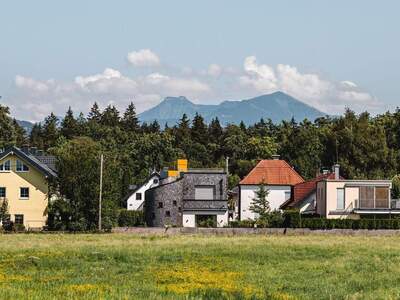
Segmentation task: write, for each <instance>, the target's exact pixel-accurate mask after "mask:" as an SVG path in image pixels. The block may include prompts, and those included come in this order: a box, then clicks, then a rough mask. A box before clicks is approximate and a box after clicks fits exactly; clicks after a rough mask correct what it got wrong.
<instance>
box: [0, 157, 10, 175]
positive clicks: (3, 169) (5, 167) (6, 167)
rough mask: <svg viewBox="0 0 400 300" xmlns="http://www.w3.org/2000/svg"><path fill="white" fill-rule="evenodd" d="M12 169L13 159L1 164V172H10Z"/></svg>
mask: <svg viewBox="0 0 400 300" xmlns="http://www.w3.org/2000/svg"><path fill="white" fill-rule="evenodd" d="M10 170H11V161H10V160H7V161H5V162H3V163H2V164H0V172H8V171H10Z"/></svg>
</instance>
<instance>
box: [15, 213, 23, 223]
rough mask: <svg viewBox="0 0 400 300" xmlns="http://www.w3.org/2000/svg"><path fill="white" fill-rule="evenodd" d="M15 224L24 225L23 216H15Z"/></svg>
mask: <svg viewBox="0 0 400 300" xmlns="http://www.w3.org/2000/svg"><path fill="white" fill-rule="evenodd" d="M14 223H15V224H24V215H15V221H14Z"/></svg>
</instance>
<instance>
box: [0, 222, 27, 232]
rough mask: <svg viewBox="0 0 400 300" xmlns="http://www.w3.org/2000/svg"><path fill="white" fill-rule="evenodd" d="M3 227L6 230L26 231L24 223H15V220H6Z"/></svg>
mask: <svg viewBox="0 0 400 300" xmlns="http://www.w3.org/2000/svg"><path fill="white" fill-rule="evenodd" d="M2 227H3V230H4V231H5V232H24V231H25V226H24V224H15V223H14V222H13V221H4V222H3V226H2Z"/></svg>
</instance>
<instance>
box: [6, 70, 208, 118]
mask: <svg viewBox="0 0 400 300" xmlns="http://www.w3.org/2000/svg"><path fill="white" fill-rule="evenodd" d="M15 86H16V87H17V92H16V94H15V95H14V97H13V99H14V101H12V102H11V103H7V104H8V105H9V106H10V108H11V110H12V112H13V113H14V112H18V117H19V118H23V119H24V120H30V121H40V120H43V119H44V118H45V117H46V116H47V115H49V114H50V112H54V113H56V114H57V115H64V113H65V111H66V109H67V108H68V106H71V107H72V108H73V110H74V111H76V112H80V111H83V112H84V113H87V111H88V110H89V109H90V106H91V105H92V104H93V102H94V101H97V102H98V103H99V105H100V106H102V107H104V106H106V105H108V104H115V105H116V106H117V107H118V108H119V109H120V110H121V111H122V110H124V109H125V108H126V107H127V105H128V103H129V102H130V101H133V102H134V103H135V106H136V108H137V110H138V112H139V113H140V112H142V111H144V110H146V109H149V108H150V107H152V106H154V105H156V104H157V103H158V102H160V101H161V99H162V98H163V97H166V96H170V95H172V96H177V95H185V96H188V97H190V98H192V99H198V98H199V97H201V96H202V95H205V94H207V93H209V92H210V90H211V89H210V87H209V86H208V85H207V84H205V83H203V82H201V81H200V80H198V79H188V78H180V77H173V76H168V75H164V74H160V73H151V74H149V75H147V76H137V77H134V78H131V77H128V76H124V75H123V74H122V73H121V72H120V71H118V70H115V69H111V68H106V69H105V70H104V71H103V72H102V73H98V74H94V75H89V76H77V77H76V78H75V80H74V81H71V82H61V81H55V80H48V81H38V80H35V79H33V78H29V77H23V76H20V75H18V76H16V78H15ZM26 99H29V104H26V103H27V101H26Z"/></svg>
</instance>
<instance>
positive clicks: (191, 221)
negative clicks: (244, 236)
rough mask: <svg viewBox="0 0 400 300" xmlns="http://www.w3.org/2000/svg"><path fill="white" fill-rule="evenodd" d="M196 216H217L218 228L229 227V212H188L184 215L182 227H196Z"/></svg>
mask: <svg viewBox="0 0 400 300" xmlns="http://www.w3.org/2000/svg"><path fill="white" fill-rule="evenodd" d="M196 215H217V227H224V226H225V225H228V211H205V212H200V211H196V212H194V211H190V212H188V211H186V212H184V213H183V215H182V226H183V227H196Z"/></svg>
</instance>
